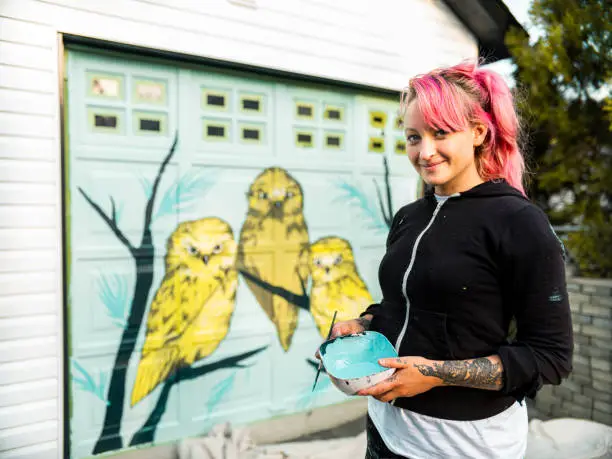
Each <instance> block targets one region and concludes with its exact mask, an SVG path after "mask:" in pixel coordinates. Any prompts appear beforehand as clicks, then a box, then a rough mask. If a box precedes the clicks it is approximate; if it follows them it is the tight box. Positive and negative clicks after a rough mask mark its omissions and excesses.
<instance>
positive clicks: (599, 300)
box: [591, 296, 612, 311]
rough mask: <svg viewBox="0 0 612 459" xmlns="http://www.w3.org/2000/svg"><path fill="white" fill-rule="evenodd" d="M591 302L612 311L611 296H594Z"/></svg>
mask: <svg viewBox="0 0 612 459" xmlns="http://www.w3.org/2000/svg"><path fill="white" fill-rule="evenodd" d="M591 304H593V305H595V306H601V307H604V308H608V310H610V311H612V297H610V296H594V297H593V299H592V301H591Z"/></svg>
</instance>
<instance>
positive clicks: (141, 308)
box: [79, 132, 178, 454]
mask: <svg viewBox="0 0 612 459" xmlns="http://www.w3.org/2000/svg"><path fill="white" fill-rule="evenodd" d="M177 143H178V132H177V133H176V134H175V136H174V142H173V143H172V147H171V148H170V150H169V151H168V153H167V154H166V156H165V157H164V160H163V161H162V163H161V165H160V167H159V170H158V172H157V176H156V177H155V181H154V184H153V188H152V191H151V195H150V196H149V199H148V201H147V205H146V210H145V216H144V224H143V229H142V239H141V243H140V246H139V247H137V248H135V247H133V246H132V244H131V243H130V242H129V241H128V240H127V238H126V237H125V235H124V234H123V233H122V232H121V231H120V230H119V228H117V215H116V206H115V202H114V200H112V199H111V205H112V209H111V217H108V216H107V215H106V214H105V213H104V211H102V209H101V208H100V206H98V204H96V203H95V202H93V201H92V200H91V199H90V198H89V196H87V194H86V193H85V192H84V191H83V190H81V189H80V188H79V191H80V192H81V194H82V195H83V197H85V199H86V200H87V202H89V204H90V205H91V206H92V207H93V208H94V209H95V210H96V212H97V213H98V214H99V215H100V217H101V218H102V219H103V220H104V221H105V222H106V223H107V225H108V226H109V227H110V229H111V230H112V231H113V233H114V234H115V236H117V238H118V239H119V240H120V241H121V242H122V243H123V244H124V245H125V246H126V247H127V248H128V249H129V250H130V253H131V254H132V256H133V258H134V261H135V265H136V266H135V267H136V285H135V286H134V295H133V296H132V301H131V306H130V313H129V315H128V318H127V321H126V323H125V326H124V328H123V332H122V334H121V341H120V343H119V347H118V350H117V354H116V356H115V362H114V365H113V371H112V373H111V379H110V383H109V387H108V393H107V401H108V405H107V407H106V412H105V415H104V424H103V426H102V431H101V432H100V436H99V438H98V440H97V441H96V444H95V446H94V449H93V454H100V453H104V452H106V451H112V450H116V449H121V448H122V447H123V439H122V437H121V421H122V419H123V405H124V401H125V380H126V372H127V367H128V365H129V362H130V359H131V357H132V354H133V352H134V347H135V345H136V338H137V337H138V332H139V331H140V327H141V325H142V320H143V316H144V312H145V310H146V307H147V299H148V297H149V293H150V291H151V286H152V285H153V262H154V257H155V248H154V246H153V237H152V233H151V215H152V213H153V207H154V205H155V197H156V195H157V190H158V187H159V183H160V181H161V177H162V175H163V173H164V170H165V169H166V166H167V165H168V163H169V162H170V160H171V159H172V157H173V155H174V153H175V151H176V145H177Z"/></svg>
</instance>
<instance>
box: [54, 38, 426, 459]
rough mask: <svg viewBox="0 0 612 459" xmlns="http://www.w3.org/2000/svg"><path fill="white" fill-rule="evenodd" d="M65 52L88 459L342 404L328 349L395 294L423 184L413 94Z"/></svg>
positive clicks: (79, 442)
mask: <svg viewBox="0 0 612 459" xmlns="http://www.w3.org/2000/svg"><path fill="white" fill-rule="evenodd" d="M67 58H68V60H67V62H68V64H67V82H66V88H67V99H66V100H67V102H66V106H65V110H66V120H67V136H66V143H65V147H66V148H65V152H66V154H65V171H66V189H65V198H66V203H67V205H66V209H67V214H66V228H67V232H68V234H67V238H66V240H67V247H66V257H67V260H68V263H67V265H68V273H67V283H68V285H67V289H68V292H69V295H68V298H69V301H68V308H67V313H68V321H69V334H70V336H69V337H68V343H69V355H70V361H69V362H68V363H67V364H68V365H69V366H70V374H71V379H70V392H69V400H70V421H69V422H70V442H71V455H72V457H74V458H82V457H86V456H89V455H91V454H92V453H102V452H107V451H114V450H119V449H124V448H128V447H131V446H137V445H144V444H156V443H164V442H168V441H171V440H177V439H180V438H184V437H188V436H194V435H198V434H201V433H203V432H205V431H206V430H207V429H209V428H210V427H211V426H213V425H215V424H217V423H219V422H223V421H229V422H232V423H234V424H245V423H249V422H253V421H257V420H261V419H266V418H270V417H275V416H279V415H285V414H291V413H296V412H300V411H305V410H310V409H313V408H316V407H319V406H324V405H329V404H332V403H338V402H342V401H345V400H346V398H345V397H344V396H343V395H341V394H340V392H339V391H337V390H335V389H334V388H333V387H332V386H331V385H330V383H329V380H328V379H327V377H325V376H323V377H322V378H321V379H320V382H319V384H318V386H317V390H316V391H315V392H311V388H312V383H313V379H314V376H315V371H316V369H315V367H314V365H313V362H312V355H313V352H314V350H315V349H316V347H317V346H318V344H319V343H320V342H321V341H322V339H323V338H322V337H323V336H324V335H326V333H327V329H328V327H329V323H330V321H331V317H332V315H333V312H334V311H336V310H337V311H338V318H339V319H340V320H341V319H345V318H350V317H353V316H355V315H357V314H358V313H359V312H361V310H362V309H363V308H365V307H366V306H367V305H368V304H370V302H372V301H375V300H377V299H378V298H379V297H380V294H379V288H378V284H377V269H378V268H377V267H378V262H379V259H380V257H381V254H382V252H383V248H384V240H385V237H386V233H387V230H388V223H389V195H390V197H391V200H392V206H391V207H392V209H393V210H397V208H398V207H399V206H400V205H402V204H404V203H406V202H409V201H411V200H413V199H414V197H415V193H416V189H417V178H416V176H415V175H414V174H413V173H412V171H411V168H410V166H409V164H408V161H407V159H406V156H405V154H404V152H403V149H404V143H403V140H402V133H401V126H400V123H399V122H398V120H397V104H396V101H395V100H393V98H389V99H385V98H381V97H372V96H370V95H368V94H359V93H357V92H355V91H350V90H346V91H342V90H340V89H338V88H329V87H322V86H314V85H313V86H309V85H305V84H304V83H301V84H298V83H295V82H291V81H284V80H279V79H273V78H264V77H262V76H258V75H257V74H240V73H231V72H228V71H223V72H221V71H219V70H215V69H208V68H203V67H189V66H187V65H184V64H182V65H180V66H179V65H174V64H173V63H168V62H160V61H150V60H137V59H135V58H133V57H129V56H120V55H116V54H104V53H101V52H94V51H92V50H83V49H80V50H76V49H75V50H71V51H69V52H68V55H67ZM383 158H386V159H387V161H388V166H389V170H390V174H389V176H388V177H387V178H386V179H385V173H384V171H385V169H384V166H383ZM378 196H380V199H379V197H378Z"/></svg>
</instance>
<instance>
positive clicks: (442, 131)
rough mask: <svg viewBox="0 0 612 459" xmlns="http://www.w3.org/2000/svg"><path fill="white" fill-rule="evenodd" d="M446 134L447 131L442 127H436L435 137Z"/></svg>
mask: <svg viewBox="0 0 612 459" xmlns="http://www.w3.org/2000/svg"><path fill="white" fill-rule="evenodd" d="M446 134H448V132H446V131H445V130H443V129H438V130H437V131H436V132H434V135H435V136H436V137H444V136H445V135H446Z"/></svg>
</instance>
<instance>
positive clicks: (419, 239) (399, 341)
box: [395, 195, 454, 354]
mask: <svg viewBox="0 0 612 459" xmlns="http://www.w3.org/2000/svg"><path fill="white" fill-rule="evenodd" d="M453 196H454V195H453ZM446 201H448V199H445V200H443V201H439V202H438V204H437V205H436V208H435V210H434V212H433V214H432V216H431V218H430V219H429V223H427V226H425V228H424V229H423V231H421V232H420V233H419V235H418V236H417V238H416V241H414V246H413V247H412V255H411V256H410V263H408V268H406V272H405V273H404V277H403V279H402V295H404V299H405V300H406V317H405V319H404V326H403V327H402V331H401V332H400V334H399V336H398V337H397V341H396V342H395V350H396V351H397V353H398V354H399V349H400V345H401V344H402V340H403V339H404V335H405V334H406V330H407V329H408V317H409V316H410V300H409V299H408V293H407V292H406V284H407V282H408V276H409V275H410V272H411V271H412V267H413V266H414V260H415V258H416V253H417V249H418V248H419V243H420V242H421V239H422V238H423V236H424V235H425V233H426V232H427V230H428V229H429V228H430V227H431V225H432V224H433V222H434V220H435V219H436V215H438V212H439V211H440V209H441V208H442V206H443V205H444V203H445V202H446Z"/></svg>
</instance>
